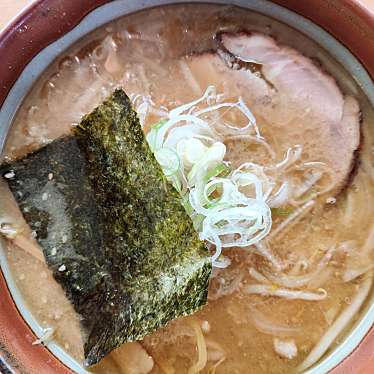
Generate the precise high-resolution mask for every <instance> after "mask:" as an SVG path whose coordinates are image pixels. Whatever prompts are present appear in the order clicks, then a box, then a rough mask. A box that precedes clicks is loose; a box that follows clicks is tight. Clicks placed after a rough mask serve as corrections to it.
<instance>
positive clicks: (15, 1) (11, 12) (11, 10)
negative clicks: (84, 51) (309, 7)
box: [0, 0, 374, 30]
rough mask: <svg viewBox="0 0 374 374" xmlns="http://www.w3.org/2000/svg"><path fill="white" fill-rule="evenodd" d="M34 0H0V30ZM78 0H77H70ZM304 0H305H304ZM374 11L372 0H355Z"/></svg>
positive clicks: (373, 1) (373, 0)
mask: <svg viewBox="0 0 374 374" xmlns="http://www.w3.org/2000/svg"><path fill="white" fill-rule="evenodd" d="M33 1H35V0H0V30H1V29H2V28H3V27H4V26H5V25H6V24H7V23H8V22H9V21H10V20H11V19H12V18H13V17H15V16H16V15H17V14H18V13H19V12H20V11H21V10H22V9H23V8H24V7H26V6H27V5H29V4H31V3H32V2H33ZM70 1H79V0H70ZM304 1H305V0H304ZM308 1H312V0H308ZM356 1H357V2H359V3H361V4H364V5H365V6H367V7H368V8H369V9H371V10H372V11H373V12H374V0H356Z"/></svg>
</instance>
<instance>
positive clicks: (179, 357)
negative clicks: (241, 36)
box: [0, 5, 374, 374]
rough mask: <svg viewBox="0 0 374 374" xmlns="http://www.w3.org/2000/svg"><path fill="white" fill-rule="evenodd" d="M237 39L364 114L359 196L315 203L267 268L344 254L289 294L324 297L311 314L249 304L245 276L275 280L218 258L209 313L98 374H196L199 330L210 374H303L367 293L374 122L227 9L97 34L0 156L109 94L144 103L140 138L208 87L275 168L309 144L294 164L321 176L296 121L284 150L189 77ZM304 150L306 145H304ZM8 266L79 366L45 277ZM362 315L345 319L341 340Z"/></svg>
mask: <svg viewBox="0 0 374 374" xmlns="http://www.w3.org/2000/svg"><path fill="white" fill-rule="evenodd" d="M242 29H246V30H248V31H256V32H261V33H264V34H269V35H272V36H274V37H275V38H276V41H277V42H278V43H279V44H280V45H282V44H287V45H289V46H291V47H294V48H296V49H297V50H299V51H300V52H301V53H303V54H304V55H306V56H308V57H311V58H312V59H314V61H318V63H319V64H321V66H322V69H323V70H324V71H326V72H327V73H328V74H330V75H332V76H334V77H335V78H336V80H337V83H338V86H339V88H340V89H341V90H342V91H343V93H344V94H345V95H352V96H353V97H355V98H356V99H357V100H358V102H359V105H360V108H361V111H362V119H363V121H362V133H363V135H364V137H363V145H362V151H361V159H362V162H361V164H360V166H359V168H358V172H357V174H356V176H355V178H354V180H353V183H352V184H351V185H350V186H349V187H348V188H347V189H345V190H344V191H343V192H341V193H338V194H336V195H333V196H331V195H329V194H328V193H327V194H322V195H321V196H318V197H317V198H316V199H315V204H314V205H313V206H312V207H311V209H309V208H308V210H307V212H306V214H303V215H301V216H300V219H298V220H297V221H296V222H295V223H294V224H292V225H291V226H290V228H289V229H287V231H286V232H285V234H284V235H282V236H277V235H275V236H274V238H272V239H271V240H270V243H269V246H270V244H271V252H272V253H273V255H274V256H276V257H277V258H278V259H279V260H280V261H282V263H284V264H286V265H287V266H286V271H287V274H288V275H289V276H290V277H291V278H292V277H299V278H300V277H303V276H307V275H308V274H310V273H311V272H313V271H315V270H316V267H317V266H318V264H319V263H321V261H322V260H323V258H324V256H325V255H326V253H327V252H328V251H329V250H330V249H331V248H333V247H334V248H338V249H339V250H336V251H334V254H333V255H332V257H331V258H330V259H329V261H328V264H325V265H326V266H325V268H324V269H323V271H321V272H320V273H319V276H318V277H314V279H312V280H311V281H310V282H308V286H305V285H303V286H300V287H296V289H298V290H304V291H313V292H320V289H321V288H322V289H323V290H324V291H326V292H327V297H326V298H324V299H323V300H320V301H306V300H289V299H286V298H280V297H271V296H262V295H256V294H248V293H246V292H245V289H246V287H247V286H249V285H252V284H259V283H260V281H259V279H257V280H256V275H253V274H254V273H253V271H252V273H251V270H250V269H255V271H257V272H259V273H263V272H265V273H266V272H268V271H269V267H268V264H267V261H266V260H265V259H264V257H263V256H260V255H259V254H258V253H257V252H258V251H257V252H256V251H255V250H254V248H252V247H251V248H247V249H241V248H231V249H230V248H229V249H226V250H225V251H224V254H225V255H227V256H228V257H229V258H230V259H231V262H232V263H231V265H230V266H229V267H228V268H227V269H223V270H218V269H216V270H215V271H214V274H213V278H212V281H211V285H210V290H209V303H208V305H206V306H205V307H204V308H203V309H202V310H201V311H199V312H198V313H196V314H195V315H194V316H192V317H186V318H182V319H179V320H176V321H174V322H172V323H170V324H169V325H168V326H167V327H166V328H164V329H162V330H160V331H158V332H157V333H154V334H153V335H151V336H149V337H147V338H146V339H144V341H143V342H141V346H131V347H132V348H131V347H130V346H124V347H121V348H120V349H118V350H117V351H116V352H114V353H113V354H111V355H109V356H108V357H107V358H106V359H104V360H103V361H102V363H100V364H99V365H98V366H97V367H96V368H95V371H97V372H99V373H109V374H110V373H139V374H140V373H148V372H151V373H164V372H165V373H178V374H179V373H189V374H191V373H193V372H195V371H191V370H190V368H191V367H193V365H194V364H195V363H196V362H197V360H198V356H199V355H198V351H197V346H196V339H197V336H196V329H197V330H199V327H196V326H200V332H201V333H202V334H203V336H204V340H205V343H206V350H207V362H206V365H205V367H204V368H203V369H202V372H204V373H210V374H213V373H214V372H215V373H217V374H226V373H227V374H233V373H248V372H249V371H248V368H250V372H251V373H290V372H297V370H298V369H297V368H298V366H299V365H300V364H301V363H302V362H303V361H304V359H305V358H306V357H307V356H308V354H309V353H310V352H311V350H312V349H313V347H315V346H316V344H318V342H319V341H320V339H321V337H322V336H323V334H324V333H325V332H326V330H328V329H329V327H331V326H332V325H333V324H334V321H335V320H336V319H337V318H338V316H339V315H340V314H341V313H342V312H343V311H344V310H345V309H346V308H347V307H349V305H351V303H352V302H354V301H355V296H356V295H357V292H359V291H360V289H361V288H362V287H363V284H365V282H371V276H372V275H371V271H372V270H371V265H374V259H373V247H374V231H373V230H374V226H373V222H374V220H373V218H374V205H373V198H374V189H373V182H374V171H373V149H374V148H373V143H372V139H373V136H374V135H373V129H374V128H373V126H374V113H373V108H372V107H371V106H370V105H369V103H368V101H367V100H366V98H365V97H364V95H363V94H362V92H361V91H360V89H359V87H358V86H357V85H356V83H355V82H354V80H353V79H352V78H351V77H349V76H348V74H347V73H346V72H345V70H344V69H343V68H342V67H341V66H340V65H339V64H338V63H336V61H334V60H333V59H332V58H331V57H330V56H329V55H328V53H327V52H326V51H324V50H322V49H321V48H320V47H318V46H317V45H316V44H315V43H314V42H312V41H310V40H309V39H307V38H306V37H305V36H303V35H302V34H300V33H297V32H296V31H295V30H293V29H291V28H289V27H287V26H285V25H283V24H280V23H278V22H276V21H274V20H271V19H269V18H266V17H264V16H261V15H259V14H255V13H252V12H248V11H245V10H241V9H238V8H233V7H221V6H213V5H210V6H208V5H181V6H170V7H163V8H156V9H152V10H148V11H146V12H140V13H137V14H135V15H131V16H128V17H124V18H122V19H120V20H118V21H116V22H113V23H110V24H108V25H107V26H105V27H103V28H100V29H99V30H97V31H95V32H94V33H92V34H90V35H89V36H87V37H85V38H84V39H83V40H82V41H80V42H79V43H78V44H77V45H76V46H74V48H72V49H71V50H69V51H68V52H67V53H65V54H64V55H63V56H62V57H61V58H60V59H59V60H58V61H56V62H55V63H54V64H53V65H52V66H51V67H50V68H49V69H48V71H47V72H45V74H44V75H43V76H42V77H41V79H40V80H39V81H38V82H37V84H36V85H35V86H34V88H33V89H32V90H31V92H30V94H29V95H28V96H27V98H26V99H25V101H24V103H23V104H22V107H21V109H20V110H19V113H18V114H17V117H16V119H15V121H14V124H13V127H12V130H11V133H10V136H9V138H8V141H7V145H6V149H5V153H4V156H5V157H6V158H10V159H13V158H17V157H22V156H23V155H25V154H27V153H29V152H30V151H33V150H35V149H38V148H39V147H40V146H42V145H43V144H47V143H48V142H50V141H51V140H53V139H55V138H57V137H59V136H61V135H64V134H67V133H69V132H70V130H71V128H72V126H74V125H75V124H77V123H78V122H79V121H80V118H81V116H82V115H84V114H86V113H88V112H90V111H91V110H92V109H93V108H94V107H95V106H97V105H98V104H99V103H100V102H101V101H102V100H103V99H104V98H105V97H106V96H108V95H109V94H110V93H111V92H112V91H113V89H114V88H115V87H117V86H122V87H123V88H124V90H125V91H126V92H127V93H128V94H129V95H132V98H133V99H134V103H135V105H136V106H137V107H138V108H139V103H141V102H144V101H147V102H150V103H151V108H153V109H152V110H151V111H150V112H149V113H147V115H146V117H145V131H147V130H148V129H149V127H150V126H151V125H152V124H153V123H156V122H157V121H158V120H159V119H160V118H162V116H163V115H164V113H165V111H166V110H170V109H172V108H174V107H176V106H178V105H181V104H183V103H186V102H189V101H191V100H194V99H196V98H199V97H201V96H202V95H203V93H204V91H205V89H206V88H207V86H208V85H210V84H214V85H216V87H217V92H219V93H222V94H223V95H225V97H227V98H229V99H230V98H233V97H237V96H239V95H240V96H242V97H243V100H244V101H245V102H246V104H247V105H248V107H249V108H250V109H251V110H252V111H253V113H254V115H255V116H256V118H257V122H258V124H259V127H260V130H261V132H262V134H263V136H264V138H265V139H266V140H267V142H268V143H269V144H270V145H271V147H272V149H273V150H274V152H275V156H274V157H275V159H276V160H277V161H278V162H280V161H282V159H283V158H284V155H285V153H286V152H287V150H288V149H289V148H290V147H293V146H295V145H298V144H299V143H300V142H303V141H304V143H305V146H304V151H305V152H304V153H303V154H302V156H301V161H302V162H323V161H324V160H321V159H315V158H313V157H312V156H311V155H315V154H316V153H318V152H316V150H318V147H320V146H321V145H320V143H321V142H320V141H319V139H318V137H316V136H313V132H309V133H308V134H304V133H303V132H302V128H303V125H304V124H303V120H302V119H300V118H299V120H298V121H296V120H294V119H293V121H291V122H290V124H289V128H290V129H291V128H293V129H300V131H299V132H298V131H295V130H293V132H292V131H291V130H290V135H289V136H288V134H287V132H286V133H285V132H284V131H283V130H282V129H281V128H279V127H278V126H277V125H276V123H275V122H276V121H274V122H272V121H271V118H270V119H269V118H265V117H266V116H264V115H263V113H262V111H261V106H260V105H259V103H258V101H256V93H250V92H246V91H245V90H244V89H243V87H240V86H235V85H233V84H232V82H226V81H218V82H217V80H215V79H213V78H212V77H214V74H210V72H209V71H208V68H209V67H208V66H204V65H202V66H199V67H198V70H197V71H192V70H191V68H190V66H191V65H190V64H189V62H188V61H191V60H188V58H187V59H186V58H185V56H190V57H189V59H193V58H194V56H198V55H201V54H202V53H203V52H205V51H210V50H211V49H212V48H214V47H215V40H214V38H213V37H214V35H215V33H216V32H217V31H220V30H231V31H235V30H242ZM191 56H192V57H191ZM233 87H234V88H233ZM306 89H307V87H306ZM281 99H282V98H281ZM278 104H279V103H278ZM306 109H307V108H306ZM282 110H283V112H282V115H283V116H284V115H288V114H289V115H290V118H293V117H292V113H293V111H294V110H297V109H296V108H293V107H292V106H290V107H288V108H286V109H285V108H283V109H282ZM287 111H288V112H287ZM306 121H307V119H306ZM305 137H306V138H307V139H308V141H305V139H303V138H305ZM226 146H227V150H228V152H227V155H228V160H229V161H231V162H232V164H234V165H240V164H241V163H243V162H257V163H262V164H263V165H266V164H267V163H269V155H268V154H267V153H266V151H264V149H263V148H261V147H259V146H256V145H253V144H249V143H247V142H245V141H243V140H230V141H229V140H228V141H227V142H226ZM295 177H296V176H295ZM0 188H1V193H0V195H1V199H2V202H1V204H2V207H3V209H2V212H1V215H3V216H4V215H8V216H11V217H13V218H14V219H16V220H18V222H19V223H20V222H21V223H22V225H25V227H26V224H25V223H24V221H23V219H22V217H21V216H20V213H19V212H17V209H16V207H14V201H13V198H12V196H11V194H10V193H9V191H7V188H6V186H5V184H1V185H0ZM295 209H296V208H295V207H290V206H287V207H284V209H283V211H281V210H278V211H274V214H273V229H272V230H273V231H274V230H277V227H279V225H281V224H282V222H284V221H285V220H287V218H288V217H289V216H290V215H291V212H293V211H294V210H295ZM30 235H31V233H30ZM270 235H271V233H270ZM7 257H8V261H9V266H10V268H11V271H12V273H13V276H14V279H15V280H16V283H17V286H18V287H19V289H20V291H21V293H22V295H23V297H24V299H25V301H26V303H27V305H28V307H29V309H30V311H31V312H32V314H33V315H34V317H35V318H36V319H37V320H38V321H39V322H40V323H41V325H42V326H44V327H46V328H47V327H53V328H54V329H55V334H54V336H53V338H54V339H55V340H56V341H57V342H58V343H60V344H61V346H62V347H63V348H64V349H65V350H66V351H67V352H68V353H69V354H71V355H72V356H73V357H74V358H76V359H77V360H79V361H82V360H83V349H82V341H81V337H80V330H79V319H78V316H77V315H76V314H75V313H74V310H73V308H72V306H71V305H70V303H69V302H68V300H67V299H66V297H65V295H64V294H63V291H62V290H61V288H60V286H59V285H58V284H57V283H56V282H55V281H54V279H53V277H52V275H51V273H50V272H49V270H48V269H47V267H46V266H45V265H43V264H41V263H40V262H38V261H37V260H34V259H33V258H31V257H29V256H28V255H27V254H25V253H24V252H23V251H22V250H20V249H19V248H17V247H15V246H11V245H9V248H8V252H7ZM350 268H352V269H356V270H357V269H366V271H365V272H364V273H363V274H362V275H360V276H358V277H356V278H354V279H353V280H351V281H344V279H343V276H344V274H346V271H347V270H349V269H350ZM272 275H273V277H277V276H278V275H277V274H274V273H273V274H272ZM270 278H271V276H270ZM292 279H294V278H292ZM368 280H369V281H368ZM271 286H272V287H274V290H276V289H279V288H285V287H281V286H279V284H277V283H276V281H274V280H273V281H272V282H271ZM361 310H364V309H363V308H361ZM360 315H361V314H356V315H355V316H354V317H353V319H352V321H351V323H350V324H349V328H351V327H352V326H353V324H354V323H355V322H356V321H357V320H358V318H359V317H360ZM194 327H195V328H194ZM346 331H347V329H345V330H344V332H346ZM343 338H344V334H340V335H339V336H338V338H337V339H336V340H335V341H334V343H333V345H332V346H331V347H330V350H331V349H333V348H334V347H335V346H336V345H337V344H339V343H340V342H341V341H342V339H343ZM282 343H285V344H286V347H288V348H286V350H287V349H288V351H289V349H291V351H292V350H293V349H294V348H295V347H296V349H297V352H296V353H295V352H294V353H292V354H291V356H292V357H290V358H286V357H285V355H287V354H285V353H284V352H283V353H282V348H280V346H282ZM287 344H289V345H288V346H287ZM134 347H135V348H134ZM141 347H143V348H141ZM282 347H283V348H284V344H283V346H282ZM290 347H291V348H290ZM200 348H201V347H200ZM143 349H145V351H146V352H147V353H146V354H144V350H143ZM134 355H135V356H134ZM134 357H135V358H136V359H133V358H134ZM215 367H216V369H214V368H215ZM214 370H215V371H214Z"/></svg>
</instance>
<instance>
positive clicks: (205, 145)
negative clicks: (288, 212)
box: [143, 86, 273, 268]
mask: <svg viewBox="0 0 374 374" xmlns="http://www.w3.org/2000/svg"><path fill="white" fill-rule="evenodd" d="M145 109H146V108H144V110H143V112H145ZM222 109H224V113H223V114H222V113H221V112H220V110H222ZM231 110H236V111H238V113H239V114H240V115H241V116H244V117H245V118H246V121H247V122H246V124H245V125H244V126H242V127H235V126H234V125H233V124H231V123H229V121H227V120H225V118H224V116H225V114H228V112H229V111H231ZM235 133H237V134H239V135H243V134H244V135H248V136H251V137H253V138H256V139H258V140H259V141H260V142H263V138H262V137H261V135H260V131H259V129H258V126H257V123H256V118H255V116H254V115H253V113H252V112H251V111H250V110H249V108H248V107H247V106H246V104H245V103H244V101H243V100H242V99H241V98H239V99H238V100H237V101H236V102H222V101H221V95H217V93H216V89H215V87H213V86H209V87H208V88H207V90H206V91H205V93H204V95H203V96H202V97H201V98H199V99H197V100H194V101H192V102H190V103H187V104H184V105H181V106H179V107H177V108H174V109H172V110H171V111H169V113H168V116H167V118H165V119H163V120H162V121H160V122H158V123H157V124H155V125H153V126H152V128H151V130H150V131H149V132H148V134H147V136H146V138H147V141H148V144H149V146H150V148H151V150H152V152H154V154H155V157H156V159H157V161H158V162H159V164H160V165H161V167H162V169H163V171H164V174H165V176H166V177H167V178H168V179H169V181H170V182H171V183H172V184H173V185H174V187H175V188H176V189H177V190H178V191H179V192H180V193H181V195H182V201H183V204H184V206H185V208H186V211H187V212H188V213H189V215H190V216H191V218H192V220H193V222H194V226H195V228H196V230H197V231H198V232H199V236H200V238H201V240H204V241H206V242H208V243H211V244H213V245H214V246H215V253H214V255H213V256H212V262H213V265H214V266H216V267H220V268H223V267H226V266H228V264H229V261H228V260H227V259H225V258H223V257H222V249H223V248H228V247H248V246H250V245H252V244H256V243H257V242H259V241H260V240H261V239H263V238H264V237H265V236H266V235H267V234H268V233H269V231H270V229H271V223H272V220H271V210H270V208H269V206H268V204H267V201H266V200H267V199H268V198H269V196H270V194H271V191H272V188H273V183H272V181H271V180H270V179H269V178H267V176H266V174H265V172H264V168H263V167H262V166H260V165H256V164H254V163H245V164H243V165H241V166H240V167H239V168H238V169H236V170H232V169H231V168H230V164H229V163H228V162H227V161H225V155H226V146H225V145H224V143H223V140H224V138H225V136H233V134H234V135H235Z"/></svg>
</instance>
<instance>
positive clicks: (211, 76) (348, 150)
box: [187, 33, 360, 194]
mask: <svg viewBox="0 0 374 374" xmlns="http://www.w3.org/2000/svg"><path fill="white" fill-rule="evenodd" d="M219 41H220V43H221V46H220V49H219V50H218V51H217V52H208V53H205V54H200V55H194V56H191V57H189V58H188V59H187V63H188V66H189V68H190V70H191V73H192V74H193V76H194V77H195V79H196V81H198V82H199V84H200V86H201V87H207V86H208V85H215V86H216V87H217V90H218V91H219V92H222V91H223V92H230V94H232V96H234V95H237V96H242V97H243V99H244V100H245V102H246V103H247V105H248V106H249V107H250V109H251V110H252V111H253V113H254V114H255V116H256V118H257V120H258V124H259V126H260V131H261V123H266V124H267V125H268V128H270V129H272V130H274V131H272V134H270V135H271V136H274V137H275V141H276V143H277V144H278V146H279V148H280V149H282V151H283V152H285V151H286V150H287V149H288V148H289V147H292V146H294V145H295V144H299V145H301V146H302V147H303V155H304V160H306V161H321V162H324V163H325V164H326V165H327V166H328V167H329V168H331V169H332V170H333V171H334V177H333V178H334V191H333V193H335V194H337V193H339V192H340V191H341V190H342V189H344V187H345V186H346V185H347V183H349V182H350V180H351V176H352V175H353V172H354V169H355V164H356V163H357V150H358V148H359V145H360V108H359V105H358V102H357V101H356V99H355V98H353V97H351V96H344V95H343V94H342V92H341V91H340V89H339V87H338V86H337V84H336V81H335V80H334V79H333V78H332V77H331V76H329V75H328V74H327V73H325V72H323V71H322V70H321V69H319V68H318V67H317V66H316V65H315V64H314V63H313V62H312V61H311V60H310V59H309V58H307V57H305V56H303V55H302V54H301V53H299V52H298V51H296V50H294V49H292V48H290V47H286V46H279V45H278V44H277V43H276V42H275V40H274V39H272V38H270V37H268V36H266V35H262V34H245V33H239V34H230V33H222V34H220V35H219ZM248 61H255V62H257V63H260V64H261V73H259V72H252V71H251V69H250V68H249V67H248V68H246V64H248ZM248 65H250V64H248ZM267 135H269V134H267Z"/></svg>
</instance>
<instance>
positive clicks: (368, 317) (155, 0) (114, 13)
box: [0, 0, 374, 374]
mask: <svg viewBox="0 0 374 374" xmlns="http://www.w3.org/2000/svg"><path fill="white" fill-rule="evenodd" d="M183 2H184V1H178V0H174V1H172V0H144V1H142V2H137V1H128V0H116V1H112V2H110V3H108V4H105V5H103V6H101V7H99V8H97V9H96V10H94V11H93V12H91V13H90V14H88V15H87V16H86V17H85V18H84V19H83V20H82V21H81V22H80V24H79V25H78V26H77V27H75V28H74V29H73V30H72V31H70V32H69V33H67V34H65V35H64V36H63V37H61V38H60V39H58V40H57V41H56V42H54V43H53V44H51V45H49V46H48V47H47V48H45V49H44V50H43V51H42V52H40V53H39V54H38V55H37V56H36V57H35V58H34V59H33V60H32V61H31V62H30V63H29V64H28V65H27V67H26V69H25V70H24V71H23V73H22V74H21V75H20V77H19V78H18V80H17V82H16V83H15V85H14V86H13V87H12V89H11V91H10V93H9V95H8V97H7V98H6V100H5V102H4V104H3V106H2V108H1V112H0V123H2V124H5V125H3V126H1V127H0V151H1V150H2V149H3V147H4V144H5V141H6V136H7V134H8V132H9V129H10V126H11V123H12V121H13V119H14V117H15V114H16V112H17V109H18V108H19V107H20V105H21V104H22V101H23V99H24V97H25V95H26V94H27V92H28V91H29V90H30V89H31V87H32V86H33V84H34V83H35V81H36V80H37V79H38V78H39V77H40V76H41V75H42V74H43V72H44V71H45V70H46V69H47V68H48V66H49V65H50V64H51V63H52V62H53V61H54V60H55V59H56V58H58V57H59V56H60V55H61V53H63V52H64V51H65V50H67V49H68V48H69V47H71V46H72V45H73V44H74V43H76V42H77V41H78V40H79V39H81V38H82V37H83V36H84V35H86V34H88V33H90V32H92V31H93V30H95V29H97V28H98V27H100V26H102V25H105V24H106V23H108V22H110V21H112V20H114V19H116V18H119V17H122V16H124V15H128V14H131V13H133V12H137V11H140V10H143V9H146V8H150V7H154V6H159V5H166V4H175V3H183ZM190 2H192V3H193V2H199V1H190ZM209 3H214V4H227V1H224V0H216V1H209ZM231 4H234V5H238V6H241V7H243V8H247V9H249V10H252V11H254V12H258V13H261V14H263V15H265V16H269V17H271V18H273V19H275V20H277V21H280V22H282V23H285V24H287V25H289V26H291V27H292V28H294V29H296V30H298V31H300V32H301V33H303V34H305V35H308V37H309V38H310V39H312V40H314V41H315V42H317V43H318V44H319V45H321V46H322V47H323V48H324V49H326V50H328V51H329V53H330V54H331V56H332V57H334V58H335V59H336V60H338V61H339V62H340V63H341V64H342V65H343V66H344V68H345V69H346V71H348V72H349V73H350V74H351V75H352V76H353V77H354V78H355V80H356V81H357V82H358V83H359V85H360V87H361V89H362V90H363V92H364V93H365V94H366V96H367V98H368V99H369V101H370V103H371V105H372V106H374V91H373V89H372V81H371V79H370V76H369V75H368V73H367V72H366V70H365V69H364V68H363V66H362V65H361V64H360V63H359V61H358V60H357V59H356V58H355V57H354V56H353V55H352V54H351V53H350V52H349V51H348V50H347V49H346V48H345V47H344V46H343V45H342V44H341V43H339V42H338V41H337V40H336V39H334V38H333V37H332V36H331V35H330V34H328V33H327V32H326V31H324V30H323V29H321V28H320V27H318V26H316V25H315V24H314V23H312V22H311V21H309V20H307V19H305V18H303V17H301V16H300V15H297V14H296V13H293V12H291V11H289V10H287V9H285V8H283V7H281V6H278V5H275V4H274V3H272V2H270V1H266V0H252V1H251V2H248V1H246V0H235V1H231ZM0 262H1V265H2V270H3V273H4V276H5V279H6V281H7V284H8V287H9V289H10V292H11V294H12V297H13V298H14V301H15V303H16V305H17V307H18V309H19V310H20V311H21V313H22V315H23V317H24V319H25V320H26V322H27V323H28V324H29V325H30V326H31V328H32V330H33V331H34V332H35V334H36V335H37V336H38V337H40V336H42V335H43V328H42V327H41V326H40V325H39V324H38V322H37V321H36V319H35V318H34V317H33V315H32V314H31V313H30V312H29V311H28V310H27V308H26V307H25V303H24V301H23V299H22V296H21V294H20V292H19V291H18V290H17V286H16V284H15V281H14V279H13V278H12V274H11V272H10V271H9V268H8V265H7V258H6V255H5V251H4V249H3V248H2V247H1V243H0ZM373 323H374V302H372V303H371V304H370V305H367V309H366V312H365V314H364V316H363V318H361V320H360V321H358V323H357V324H356V325H355V326H354V327H353V329H352V330H351V331H350V333H349V334H348V335H347V336H346V337H345V339H344V340H343V341H342V343H341V344H340V345H339V346H338V348H337V349H335V350H334V351H333V352H332V353H330V354H328V355H327V356H326V357H325V358H324V359H323V360H322V361H321V362H320V363H319V364H318V365H316V366H315V367H313V368H312V369H310V370H308V371H307V372H308V373H315V374H317V373H321V372H323V373H324V372H327V371H329V370H331V369H332V368H334V367H335V366H336V365H338V364H339V363H340V362H341V361H342V360H343V359H344V358H345V357H347V356H348V355H349V354H350V353H351V352H352V351H353V350H354V348H355V347H356V346H357V345H358V344H359V342H360V341H361V340H362V339H363V337H364V336H365V334H366V333H367V332H368V331H369V330H370V328H371V327H372V325H373ZM48 348H49V349H50V350H51V351H52V352H53V354H54V355H56V356H57V357H58V358H59V359H60V360H61V361H62V362H63V363H65V364H66V365H67V366H68V367H70V368H71V369H73V370H74V371H76V372H77V373H88V372H87V371H85V370H84V369H83V368H82V367H81V365H80V364H79V363H78V362H76V361H75V360H73V359H72V358H71V357H70V356H68V355H67V354H66V353H65V351H64V350H63V349H61V348H60V347H59V346H58V345H57V344H55V343H53V342H52V343H50V344H48Z"/></svg>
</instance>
